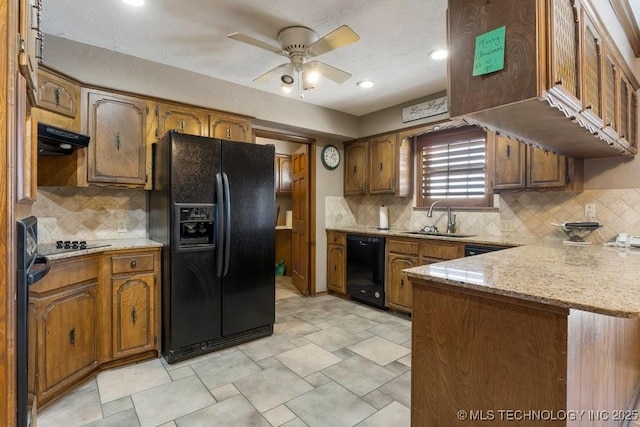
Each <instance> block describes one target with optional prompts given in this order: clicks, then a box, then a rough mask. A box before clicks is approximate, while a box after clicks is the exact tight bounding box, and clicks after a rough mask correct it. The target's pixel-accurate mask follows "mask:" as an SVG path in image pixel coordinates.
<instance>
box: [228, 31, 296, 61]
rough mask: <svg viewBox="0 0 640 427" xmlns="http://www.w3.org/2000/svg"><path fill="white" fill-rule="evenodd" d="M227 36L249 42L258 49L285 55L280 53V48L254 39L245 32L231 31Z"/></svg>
mask: <svg viewBox="0 0 640 427" xmlns="http://www.w3.org/2000/svg"><path fill="white" fill-rule="evenodd" d="M227 37H229V38H230V39H233V40H237V41H239V42H242V43H246V44H250V45H251V46H255V47H259V48H260V49H264V50H268V51H269V52H273V53H277V54H278V55H282V56H286V55H285V54H284V53H282V49H281V48H279V47H276V46H272V45H270V44H269V43H265V42H263V41H262V40H258V39H254V38H253V37H251V36H248V35H246V34H242V33H231V34H229V35H228V36H227Z"/></svg>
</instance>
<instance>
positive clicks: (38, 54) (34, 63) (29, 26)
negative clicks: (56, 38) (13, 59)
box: [18, 0, 42, 104]
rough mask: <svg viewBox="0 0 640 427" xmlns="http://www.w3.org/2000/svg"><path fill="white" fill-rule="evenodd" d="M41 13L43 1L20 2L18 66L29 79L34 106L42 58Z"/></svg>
mask: <svg viewBox="0 0 640 427" xmlns="http://www.w3.org/2000/svg"><path fill="white" fill-rule="evenodd" d="M41 12H42V0H20V11H19V13H20V20H19V24H18V25H19V28H18V32H19V34H20V45H19V53H18V66H19V67H20V72H21V73H22V75H24V76H25V77H26V79H27V94H28V95H29V97H30V100H31V103H32V104H35V103H36V91H37V88H38V64H39V62H40V59H41V58H42V31H41V30H40V18H41Z"/></svg>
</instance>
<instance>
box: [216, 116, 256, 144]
mask: <svg viewBox="0 0 640 427" xmlns="http://www.w3.org/2000/svg"><path fill="white" fill-rule="evenodd" d="M252 122H253V120H252V119H251V118H248V117H243V116H236V115H232V114H225V113H218V112H216V113H210V114H209V136H211V137H212V138H220V139H226V140H229V141H240V142H253V132H252Z"/></svg>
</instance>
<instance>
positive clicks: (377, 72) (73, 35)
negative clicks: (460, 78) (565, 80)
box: [42, 0, 447, 116]
mask: <svg viewBox="0 0 640 427" xmlns="http://www.w3.org/2000/svg"><path fill="white" fill-rule="evenodd" d="M43 3H44V10H43V15H42V21H43V23H42V27H43V31H44V33H45V49H46V34H53V35H56V36H59V37H62V38H66V39H70V40H74V41H78V42H81V43H85V44H89V45H93V46H97V47H101V48H105V49H109V50H113V51H117V52H120V53H123V54H127V55H133V56H137V57H140V58H144V59H147V60H151V61H155V62H159V63H163V64H167V65H171V66H174V67H178V68H184V69H186V70H190V71H194V72H198V73H201V74H205V75H209V76H212V77H216V78H218V79H222V80H225V81H229V82H233V83H237V84H239V85H243V86H248V87H251V88H254V89H257V90H262V91H266V92H270V93H274V94H279V95H283V94H282V92H281V90H280V81H279V79H274V80H272V81H270V82H266V83H255V82H253V79H254V78H255V77H257V76H259V75H261V74H263V73H264V72H266V71H268V70H270V69H272V68H274V67H276V66H278V65H280V64H282V63H284V62H287V59H286V58H284V57H282V56H279V55H277V54H274V53H272V52H268V51H265V50H261V49H258V48H255V47H253V46H250V45H247V44H244V43H240V42H238V41H234V40H231V39H228V38H227V35H228V34H230V33H232V32H236V31H237V32H241V33H245V34H247V35H249V36H252V37H254V38H257V39H259V40H261V41H264V42H266V43H269V44H272V45H275V46H278V42H277V40H276V37H277V34H278V32H279V31H280V30H281V29H282V28H285V27H288V26H292V25H302V26H306V27H309V28H312V29H313V30H315V31H316V33H318V35H319V36H320V37H322V36H324V35H325V34H327V33H329V32H331V31H332V30H334V29H336V28H337V27H339V26H340V25H343V24H346V25H348V26H350V27H351V28H352V29H353V30H354V31H355V32H356V33H358V35H359V36H360V40H359V41H358V42H356V43H353V44H351V45H348V46H345V47H342V48H340V49H337V50H334V51H331V52H328V53H326V54H324V55H321V56H319V57H318V58H317V59H318V60H320V61H323V62H325V63H327V64H329V65H332V66H334V67H337V68H340V69H342V70H345V71H347V72H349V73H351V74H353V77H352V78H351V79H350V80H347V81H346V82H345V83H343V84H341V85H339V84H336V83H334V82H333V81H331V80H327V79H322V80H321V82H320V83H319V84H318V85H317V86H316V89H314V90H311V91H304V101H303V102H308V103H312V104H315V105H320V106H323V107H327V108H332V109H335V110H339V111H343V112H346V113H350V114H354V115H357V116H360V115H363V114H367V113H370V112H372V111H377V110H380V109H383V108H386V107H390V106H393V105H397V104H400V103H403V102H406V101H411V100H414V99H417V98H421V97H423V96H427V95H430V94H433V93H436V92H439V91H442V90H444V89H445V86H446V61H434V60H432V59H430V58H429V57H428V53H429V52H431V51H432V50H434V49H437V48H441V47H445V46H446V23H445V15H446V3H447V2H446V0H375V1H372V0H348V1H347V0H342V1H337V0H314V1H310V0H215V1H212V0H181V1H176V0H146V4H145V5H144V6H143V7H141V8H134V7H131V6H128V5H126V4H124V3H122V2H121V1H120V0H82V1H78V0H45V1H44V2H43ZM45 55H46V50H45ZM365 79H369V80H374V81H375V82H376V85H375V86H374V87H373V88H371V89H362V88H359V87H357V86H356V83H357V82H358V81H360V80H365ZM283 96H289V97H292V98H297V97H298V95H297V94H296V93H295V91H294V92H293V93H291V94H289V95H283Z"/></svg>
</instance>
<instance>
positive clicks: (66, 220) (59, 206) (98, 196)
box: [31, 187, 148, 243]
mask: <svg viewBox="0 0 640 427" xmlns="http://www.w3.org/2000/svg"><path fill="white" fill-rule="evenodd" d="M147 211H148V209H147V196H146V192H145V191H144V190H135V189H124V188H123V189H118V188H103V187H86V188H77V187H38V200H37V201H36V202H35V203H34V204H33V206H32V209H31V213H32V214H33V215H35V216H36V217H37V218H38V241H39V242H40V243H51V242H55V241H56V240H98V239H123V238H139V237H146V236H147ZM119 223H120V225H121V226H122V225H124V227H125V228H126V231H124V232H119V231H118V224H119Z"/></svg>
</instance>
